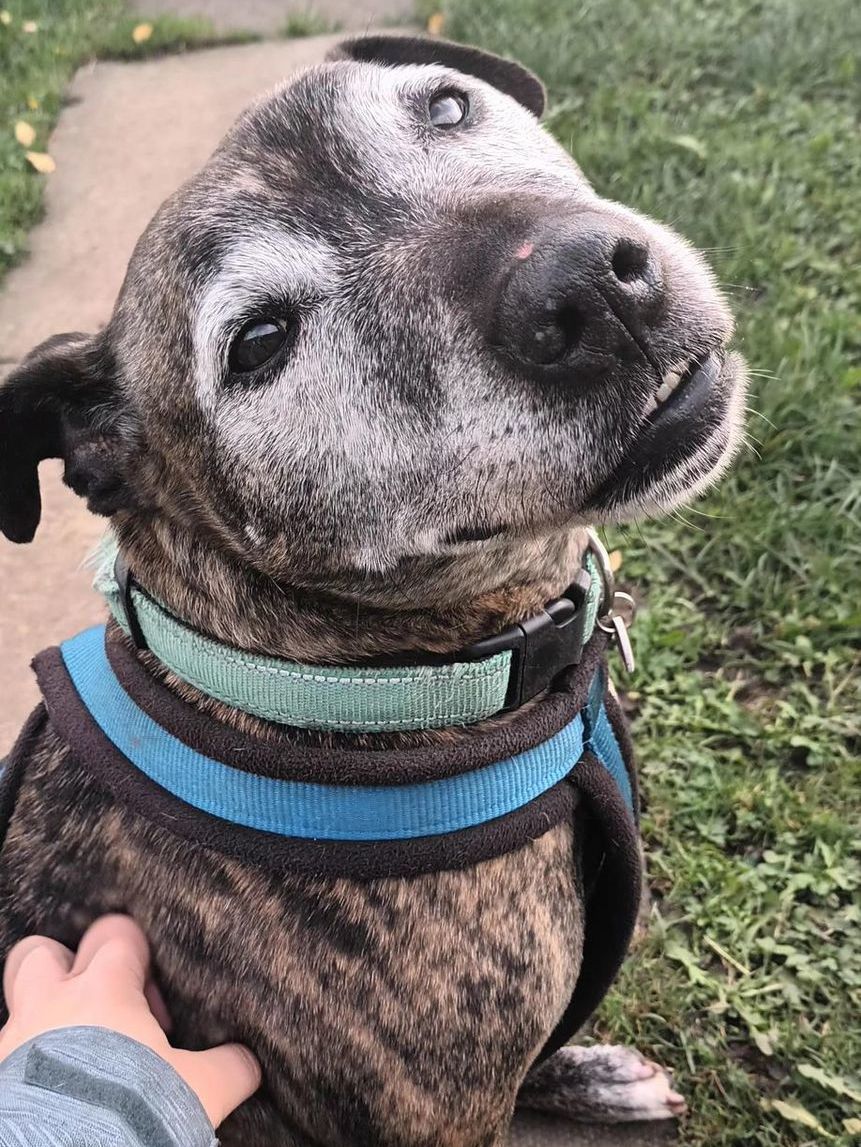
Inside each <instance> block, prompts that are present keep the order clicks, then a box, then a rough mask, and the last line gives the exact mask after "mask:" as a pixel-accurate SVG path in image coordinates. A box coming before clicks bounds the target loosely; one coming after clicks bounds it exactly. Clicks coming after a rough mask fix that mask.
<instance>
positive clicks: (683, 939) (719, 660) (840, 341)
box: [443, 0, 861, 1147]
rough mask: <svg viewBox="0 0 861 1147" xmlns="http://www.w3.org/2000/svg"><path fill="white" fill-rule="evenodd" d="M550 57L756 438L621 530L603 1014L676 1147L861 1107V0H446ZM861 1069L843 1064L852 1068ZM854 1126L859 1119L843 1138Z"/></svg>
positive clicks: (778, 1130)
mask: <svg viewBox="0 0 861 1147" xmlns="http://www.w3.org/2000/svg"><path fill="white" fill-rule="evenodd" d="M443 12H444V15H445V18H446V20H445V34H446V35H449V36H452V37H453V38H456V39H463V40H468V41H472V42H474V43H478V44H482V45H484V46H485V47H487V48H489V49H491V50H495V51H498V52H502V53H504V54H507V55H512V56H515V57H517V58H519V59H522V60H523V61H524V62H526V63H527V64H529V65H531V66H532V67H533V68H534V69H535V70H536V71H538V73H539V74H540V75H541V76H542V77H543V78H544V79H545V81H547V83H548V85H549V88H550V92H551V97H552V99H551V113H550V116H549V119H548V124H549V127H550V129H551V131H552V132H553V133H554V134H555V135H556V136H557V137H558V138H559V140H560V141H561V142H562V143H563V144H564V145H565V146H566V147H569V148H570V149H571V150H572V152H573V153H574V154H575V155H576V157H577V159H578V162H579V163H580V165H581V166H582V167H583V169H584V170H585V172H586V174H587V175H588V176H589V178H590V179H591V180H592V181H593V182H594V184H595V185H596V187H597V189H598V190H599V191H600V192H602V193H603V194H605V195H607V196H609V197H611V198H614V199H619V200H622V201H624V202H626V203H629V204H631V205H632V206H635V207H637V208H639V209H641V210H643V211H645V212H647V213H649V214H653V215H655V216H656V217H658V218H661V219H663V220H665V221H667V222H670V223H672V224H673V225H674V226H676V227H677V228H678V229H679V230H680V231H682V232H683V233H684V234H685V235H687V236H688V237H689V238H690V239H692V240H693V241H694V242H695V243H696V244H697V245H699V246H700V247H702V248H705V249H708V250H709V252H710V257H711V258H712V262H713V264H714V265H715V267H716V269H717V272H718V275H719V277H720V279H721V280H722V282H723V283H724V284H725V285H726V290H727V291H728V292H729V293H730V295H731V297H732V299H733V301H734V305H735V309H736V312H737V315H738V319H739V335H738V342H739V345H740V346H741V348H742V349H743V350H744V352H745V353H746V355H747V356H748V358H749V360H750V363H751V366H752V368H753V370H754V387H753V394H752V398H751V407H752V410H751V415H750V421H749V431H750V445H749V447H748V448H747V449H746V450H745V451H744V452H743V455H742V457H741V458H740V460H739V462H738V464H737V465H736V467H735V469H734V471H733V473H732V475H731V476H730V477H729V478H728V479H727V480H726V481H724V483H723V484H722V485H721V486H720V488H719V489H718V490H717V491H716V492H714V493H713V494H712V495H711V496H710V497H708V498H707V499H706V500H705V501H704V502H702V503H700V504H699V505H698V506H697V507H696V510H695V511H693V510H691V511H686V512H683V513H682V514H680V515H678V518H677V519H673V520H669V521H665V522H657V523H648V524H646V525H644V526H643V527H642V528H640V529H638V530H629V531H625V532H624V533H621V534H616V535H615V536H614V537H613V539H612V541H613V543H614V544H616V545H618V546H619V547H620V548H621V550H622V551H623V555H624V565H623V570H622V573H623V575H624V576H625V577H626V578H627V579H630V580H631V581H632V582H634V583H635V584H636V585H637V586H638V587H639V590H640V591H641V592H642V593H643V594H644V596H645V599H646V602H647V609H646V611H645V613H644V615H643V617H642V620H641V621H639V622H638V625H637V628H636V631H635V635H636V644H637V647H638V655H639V660H640V667H641V668H640V670H639V672H638V674H637V676H636V679H635V682H634V683H633V685H632V687H633V689H634V692H632V693H631V701H632V706H633V707H634V709H635V711H636V734H637V743H638V747H639V751H640V756H641V759H642V768H643V778H644V788H645V796H646V801H647V805H646V812H645V817H644V829H645V836H646V842H647V848H648V863H649V870H650V877H651V886H652V889H653V892H654V897H655V899H654V903H653V909H652V921H651V922H652V927H651V930H650V934H649V937H648V939H647V940H646V941H645V942H644V944H643V945H642V946H641V947H640V948H639V949H638V950H637V951H636V952H635V953H634V955H633V957H632V959H631V961H630V962H629V964H628V966H627V968H626V970H625V972H624V974H623V976H622V978H621V980H620V982H619V984H618V986H617V988H616V990H615V992H614V993H613V995H612V998H611V999H610V1000H609V1001H608V1002H607V1004H606V1005H605V1006H604V1008H603V1010H602V1013H601V1015H600V1017H599V1022H598V1025H597V1031H598V1034H599V1035H600V1036H601V1038H609V1039H614V1040H619V1041H629V1042H632V1043H634V1044H636V1045H637V1046H638V1047H639V1048H641V1049H643V1050H645V1051H646V1052H647V1053H649V1054H651V1055H653V1056H654V1057H655V1058H656V1059H658V1060H660V1061H662V1062H665V1063H669V1064H671V1065H672V1066H673V1067H674V1068H675V1070H676V1072H677V1077H678V1082H679V1085H680V1086H681V1088H682V1089H683V1091H684V1092H685V1093H686V1095H687V1097H688V1099H689V1101H690V1105H691V1109H692V1112H691V1115H690V1117H689V1119H688V1121H687V1123H686V1125H685V1127H684V1129H683V1131H682V1139H683V1141H684V1142H685V1143H686V1144H690V1145H691V1147H695V1145H705V1144H708V1145H709V1147H723V1145H730V1144H739V1143H742V1142H755V1143H758V1144H763V1145H766V1147H776V1145H778V1144H780V1145H784V1144H787V1145H788V1144H794V1145H795V1144H808V1143H809V1144H813V1143H821V1142H823V1141H830V1142H832V1143H836V1144H841V1145H842V1144H844V1143H845V1144H848V1143H849V1142H850V1141H851V1140H852V1138H853V1134H857V1132H859V1131H861V1123H857V1124H854V1123H853V1122H852V1121H853V1120H861V1083H859V1081H858V1071H859V1065H861V926H859V925H861V907H859V904H861V899H859V892H861V831H859V830H860V829H861V815H859V789H861V786H859V780H861V776H859V771H861V770H859V751H861V736H859V734H861V672H859V638H861V572H859V571H861V477H859V464H858V463H859V453H861V402H859V398H861V195H859V188H861V135H859V128H858V112H859V102H861V67H859V57H858V53H857V47H858V44H859V43H861V6H859V5H858V4H857V0H823V3H822V4H817V5H813V4H809V3H806V2H805V0H589V2H588V3H585V2H584V0H447V3H445V4H444V5H443ZM853 1073H854V1079H851V1078H848V1077H849V1076H852V1075H853ZM856 1141H857V1138H856Z"/></svg>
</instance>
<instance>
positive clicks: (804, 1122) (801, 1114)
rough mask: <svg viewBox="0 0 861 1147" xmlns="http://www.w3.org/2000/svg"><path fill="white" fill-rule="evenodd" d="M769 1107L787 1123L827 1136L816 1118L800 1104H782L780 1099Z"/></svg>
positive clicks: (775, 1100) (773, 1101) (774, 1100)
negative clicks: (799, 1125) (798, 1124)
mask: <svg viewBox="0 0 861 1147" xmlns="http://www.w3.org/2000/svg"><path fill="white" fill-rule="evenodd" d="M770 1106H771V1107H772V1109H773V1110H774V1111H776V1112H777V1114H778V1115H781V1116H782V1117H783V1118H784V1119H786V1120H787V1121H788V1122H789V1123H800V1124H801V1126H802V1127H809V1128H810V1130H811V1131H818V1132H819V1133H820V1134H821V1135H827V1134H828V1132H827V1131H826V1130H825V1128H824V1127H823V1126H822V1124H821V1123H820V1122H819V1120H818V1119H817V1118H816V1116H815V1115H811V1114H810V1112H809V1111H808V1110H807V1108H806V1107H802V1106H801V1104H800V1103H784V1102H783V1100H782V1099H773V1100H772V1101H771V1104H770ZM829 1138H830V1136H829Z"/></svg>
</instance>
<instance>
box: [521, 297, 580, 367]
mask: <svg viewBox="0 0 861 1147" xmlns="http://www.w3.org/2000/svg"><path fill="white" fill-rule="evenodd" d="M543 310H544V314H543V318H542V321H541V322H539V323H538V324H537V325H536V326H535V327H533V328H532V330H531V331H530V332H529V335H528V336H527V343H526V346H525V347H524V348H523V349H524V352H525V355H526V357H527V358H528V359H529V360H530V361H531V362H534V363H538V364H539V365H541V366H549V365H550V364H551V363H554V362H559V360H560V359H562V358H564V357H565V356H566V355H567V354H568V353H569V351H571V350H573V349H574V348H575V347H576V346H577V344H578V343H579V342H580V339H581V337H582V335H583V331H584V329H585V327H586V318H585V316H584V315H583V314H582V312H581V311H579V310H578V309H577V307H575V306H573V305H572V304H570V303H564V304H563V305H562V306H561V307H560V306H559V304H558V303H554V302H551V301H549V300H548V302H547V303H545V305H544V308H543Z"/></svg>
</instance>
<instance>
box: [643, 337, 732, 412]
mask: <svg viewBox="0 0 861 1147" xmlns="http://www.w3.org/2000/svg"><path fill="white" fill-rule="evenodd" d="M722 368H723V355H722V354H720V353H719V352H718V351H712V352H711V353H709V354H707V355H705V356H701V357H698V358H690V359H685V360H682V361H681V362H678V363H676V364H675V365H674V366H672V367H671V368H670V369H669V370H668V371H667V372H666V373H665V374H664V376H663V378H662V379H661V383H660V385H659V386H658V388H657V390H656V391H655V392H654V394H652V395H651V396H650V398H649V400H648V401H647V403H646V406H645V409H644V411H643V415H644V418H645V422H646V424H647V425H648V426H650V427H653V428H654V427H660V426H661V425H662V423H663V422H665V421H671V422H674V421H679V420H681V419H686V418H690V417H692V416H695V415H696V414H697V413H698V412H699V411H700V410H701V409H702V407H703V406H704V405H705V404H706V403H707V402H708V400H709V396H710V394H711V392H712V389H713V387H714V384H715V383H716V382H717V380H718V378H719V377H720V373H721V370H722Z"/></svg>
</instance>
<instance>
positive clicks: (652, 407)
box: [643, 398, 658, 415]
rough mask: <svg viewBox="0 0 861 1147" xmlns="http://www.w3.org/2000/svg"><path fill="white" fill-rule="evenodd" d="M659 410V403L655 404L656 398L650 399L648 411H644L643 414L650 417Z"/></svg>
mask: <svg viewBox="0 0 861 1147" xmlns="http://www.w3.org/2000/svg"><path fill="white" fill-rule="evenodd" d="M657 409H658V404H657V402H655V400H654V398H650V399H649V401H648V402H647V403H646V409H645V410H644V411H643V413H644V414H646V415H649V414H652V413H653V412H654V411H655V410H657Z"/></svg>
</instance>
